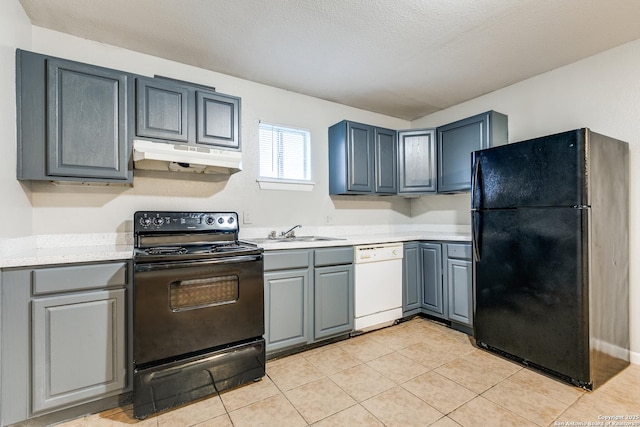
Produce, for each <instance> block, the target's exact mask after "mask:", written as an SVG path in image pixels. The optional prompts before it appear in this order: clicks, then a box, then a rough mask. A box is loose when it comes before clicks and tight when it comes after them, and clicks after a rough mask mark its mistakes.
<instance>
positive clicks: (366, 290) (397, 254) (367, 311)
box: [354, 243, 402, 331]
mask: <svg viewBox="0 0 640 427" xmlns="http://www.w3.org/2000/svg"><path fill="white" fill-rule="evenodd" d="M354 251H355V325H354V327H355V330H357V331H366V330H371V329H375V328H376V327H383V326H387V325H389V324H392V323H393V322H394V321H395V320H397V319H400V318H402V244H396V243H392V244H382V245H366V246H356V247H354Z"/></svg>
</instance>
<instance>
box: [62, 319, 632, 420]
mask: <svg viewBox="0 0 640 427" xmlns="http://www.w3.org/2000/svg"><path fill="white" fill-rule="evenodd" d="M608 416H622V417H628V418H622V419H618V420H617V421H614V422H612V423H610V424H609V425H626V426H639V427H640V366H639V365H631V366H629V367H628V368H627V369H625V370H624V371H623V372H622V373H620V374H619V375H617V376H616V377H614V378H613V379H611V380H610V381H609V382H607V383H606V384H604V385H603V386H601V387H600V388H598V389H597V390H596V391H594V392H585V391H583V390H581V389H578V388H575V387H572V386H570V385H567V384H564V383H562V382H558V381H556V380H552V379H550V378H548V377H546V376H543V375H541V374H539V373H537V372H534V371H531V370H529V369H527V368H523V367H521V366H520V365H517V364H514V363H512V362H510V361H508V360H505V359H502V358H500V357H498V356H495V355H493V354H490V353H487V352H485V351H483V350H479V349H477V348H476V347H474V345H473V344H472V341H471V339H470V338H469V337H468V336H466V335H465V334H462V333H460V332H457V331H454V330H452V329H449V328H446V327H444V326H442V325H440V324H438V323H435V322H431V321H429V320H425V319H421V318H415V319H412V320H410V321H408V322H404V323H401V324H399V325H396V326H392V327H389V328H385V329H381V330H378V331H374V332H370V333H367V334H364V335H360V336H357V337H355V338H351V339H348V340H345V341H341V342H338V343H334V344H331V345H327V346H324V347H320V348H316V349H313V350H309V351H306V352H303V353H298V354H295V355H292V356H288V357H284V358H281V359H277V360H273V361H269V362H267V376H266V377H265V378H263V379H262V380H261V381H259V382H256V383H253V384H250V385H246V386H242V387H238V388H236V389H234V390H229V391H225V392H222V393H220V395H217V396H214V397H210V398H207V399H203V400H200V401H198V402H195V403H192V404H190V405H185V406H182V407H179V408H176V409H173V410H170V411H165V412H163V413H160V414H157V415H155V416H150V417H148V418H147V419H145V420H143V421H137V420H135V419H134V418H133V417H132V410H131V407H130V406H128V407H124V408H116V409H113V410H110V411H106V412H103V413H100V414H95V415H89V416H86V417H84V418H80V419H76V420H73V421H69V422H67V423H64V424H60V425H61V426H65V427H76V426H91V427H93V426H118V425H127V424H139V425H143V426H156V427H161V426H162V427H164V426H172V427H173V426H199V427H212V426H307V425H314V426H322V427H324V426H403V427H404V426H434V427H453V426H465V427H469V426H482V427H485V426H568V425H607V424H606V423H607V421H608V419H603V417H608ZM589 422H591V423H592V424H589ZM599 422H601V423H602V424H598V423H599ZM615 422H618V423H619V424H615Z"/></svg>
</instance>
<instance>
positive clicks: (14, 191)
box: [0, 1, 31, 240]
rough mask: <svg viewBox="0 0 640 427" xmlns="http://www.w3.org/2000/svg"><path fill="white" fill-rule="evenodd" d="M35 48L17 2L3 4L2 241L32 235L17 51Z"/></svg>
mask: <svg viewBox="0 0 640 427" xmlns="http://www.w3.org/2000/svg"><path fill="white" fill-rule="evenodd" d="M30 45H31V23H30V22H29V20H28V18H27V16H26V15H25V13H24V11H23V10H22V7H21V6H20V4H19V3H18V2H17V1H2V2H0V195H1V196H2V203H0V219H1V221H0V240H2V239H6V238H11V237H21V236H26V235H29V234H31V205H30V202H29V197H30V191H29V188H28V186H23V185H21V184H20V183H19V182H18V181H16V86H15V79H16V77H15V50H16V48H18V47H20V48H27V47H29V46H30Z"/></svg>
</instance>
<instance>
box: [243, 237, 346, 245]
mask: <svg viewBox="0 0 640 427" xmlns="http://www.w3.org/2000/svg"><path fill="white" fill-rule="evenodd" d="M247 240H249V241H250V242H255V243H279V242H283V243H286V242H290V243H291V242H329V241H332V240H345V239H341V238H339V237H325V236H295V237H273V238H270V237H266V238H257V239H247Z"/></svg>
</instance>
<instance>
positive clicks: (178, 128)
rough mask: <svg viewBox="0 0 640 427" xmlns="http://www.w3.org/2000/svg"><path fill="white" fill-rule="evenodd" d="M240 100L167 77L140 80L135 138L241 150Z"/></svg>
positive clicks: (139, 78) (137, 87)
mask: <svg viewBox="0 0 640 427" xmlns="http://www.w3.org/2000/svg"><path fill="white" fill-rule="evenodd" d="M240 102H241V100H240V98H238V97H235V96H231V95H225V94H222V93H218V92H214V91H213V90H212V89H209V90H207V89H206V88H205V87H203V86H198V85H195V84H193V85H192V84H189V83H187V82H179V81H176V80H172V79H165V78H145V77H138V79H137V82H136V106H137V108H136V135H137V136H139V137H143V138H151V139H157V140H160V141H165V142H168V141H170V142H179V143H187V144H203V145H208V146H215V147H219V148H225V149H234V150H237V149H239V148H240Z"/></svg>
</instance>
